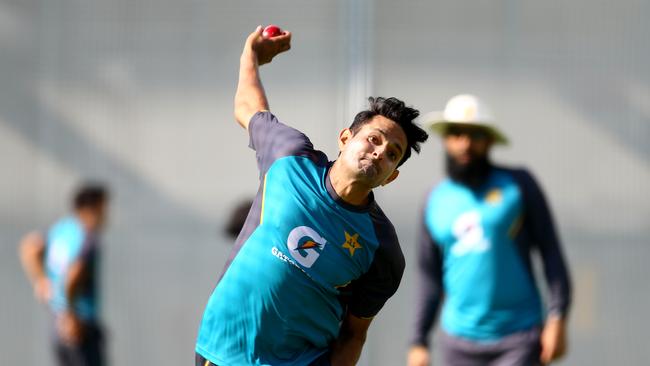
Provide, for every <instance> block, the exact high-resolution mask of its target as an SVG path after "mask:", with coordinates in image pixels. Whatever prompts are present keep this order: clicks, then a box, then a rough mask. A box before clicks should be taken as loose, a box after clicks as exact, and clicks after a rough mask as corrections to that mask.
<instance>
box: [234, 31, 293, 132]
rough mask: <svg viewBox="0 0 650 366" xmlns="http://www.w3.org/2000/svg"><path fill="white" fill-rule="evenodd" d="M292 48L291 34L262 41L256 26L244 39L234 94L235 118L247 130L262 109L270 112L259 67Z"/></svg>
mask: <svg viewBox="0 0 650 366" xmlns="http://www.w3.org/2000/svg"><path fill="white" fill-rule="evenodd" d="M290 48H291V33H290V32H287V31H285V32H283V33H282V34H281V35H279V36H276V37H272V38H265V37H263V36H262V27H261V26H258V27H257V29H255V31H254V32H253V33H251V34H250V35H249V36H248V38H247V39H246V43H245V44H244V50H243V52H242V55H241V58H240V60H239V81H238V84H237V92H236V93H235V111H234V113H235V119H236V120H237V122H238V123H239V124H240V125H241V126H242V127H244V128H245V129H248V122H249V121H250V119H251V117H252V116H253V115H254V114H255V113H257V112H259V111H264V110H269V102H268V100H267V99H266V93H265V92H264V87H263V86H262V81H261V80H260V75H259V66H261V65H264V64H266V63H269V62H271V60H272V59H273V58H274V57H275V56H276V55H278V54H279V53H282V52H285V51H288V50H289V49H290Z"/></svg>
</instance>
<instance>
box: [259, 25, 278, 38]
mask: <svg viewBox="0 0 650 366" xmlns="http://www.w3.org/2000/svg"><path fill="white" fill-rule="evenodd" d="M281 34H282V29H280V27H278V26H277V25H273V24H271V25H267V26H266V28H264V30H263V31H262V36H263V37H264V38H272V37H277V36H279V35H281Z"/></svg>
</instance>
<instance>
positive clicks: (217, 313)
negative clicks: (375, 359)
mask: <svg viewBox="0 0 650 366" xmlns="http://www.w3.org/2000/svg"><path fill="white" fill-rule="evenodd" d="M290 40H291V34H290V33H288V32H284V33H282V34H281V35H279V36H276V37H272V38H267V37H264V36H263V35H262V28H261V27H258V29H257V30H256V31H255V32H253V33H252V34H251V35H250V36H249V37H248V39H247V40H246V43H245V46H244V51H243V53H242V55H241V59H240V71H239V84H238V87H237V93H236V95H235V118H236V120H237V121H238V122H239V124H240V125H241V126H242V127H244V128H245V129H246V130H247V131H248V133H249V136H250V147H251V148H252V149H253V150H255V152H256V157H257V163H258V168H259V170H260V189H259V191H258V194H257V196H256V198H255V200H254V202H253V206H252V208H251V212H250V214H249V215H248V218H247V221H246V224H245V226H244V228H243V230H242V232H241V234H240V235H239V237H238V240H237V243H236V244H235V248H234V249H233V253H232V254H231V257H230V259H229V260H228V262H227V264H226V269H225V272H224V273H223V274H222V277H221V278H220V280H219V283H218V284H217V286H216V288H215V289H214V292H213V293H212V296H211V297H210V300H209V301H208V304H207V306H206V308H205V312H204V314H203V320H202V322H201V326H200V329H199V334H198V339H197V343H196V365H198V366H206V365H215V364H216V365H219V366H232V365H330V364H331V365H353V364H355V363H356V362H357V360H358V359H359V356H360V354H361V350H362V347H363V344H364V342H365V338H366V332H367V329H368V327H369V325H370V322H371V321H372V318H373V317H374V316H375V315H376V314H377V313H378V312H379V310H380V309H381V308H382V306H383V305H384V303H385V302H386V301H387V300H388V298H389V297H391V296H392V295H393V294H394V293H395V291H396V290H397V287H398V285H399V282H400V280H401V277H402V273H403V270H404V257H403V255H402V251H401V248H400V246H399V243H398V241H397V237H396V234H395V230H394V228H393V226H392V224H391V223H390V221H389V220H388V219H387V218H386V216H385V215H384V214H383V212H382V211H381V209H380V208H379V206H378V205H377V203H376V202H375V200H374V197H373V194H372V189H373V188H375V187H378V186H381V185H386V184H389V183H390V182H392V181H393V180H394V179H395V178H397V175H398V171H397V168H398V166H400V165H401V164H402V163H404V162H405V161H406V160H407V159H408V158H409V156H410V155H411V149H413V150H415V151H419V143H421V142H423V141H425V140H426V138H427V134H426V132H425V131H424V130H422V129H420V128H419V127H418V126H417V125H415V124H414V123H413V119H415V118H416V117H417V116H418V111H417V110H415V109H413V108H409V107H406V106H405V105H404V103H403V102H401V101H399V100H397V99H395V98H386V99H385V98H376V99H375V98H370V100H369V101H370V108H369V109H368V110H366V111H363V112H361V113H359V114H358V115H357V116H356V117H355V119H354V122H353V124H352V126H350V128H346V129H344V130H342V131H341V133H340V134H339V138H338V146H339V149H340V154H339V156H338V159H337V160H336V161H335V162H330V161H329V160H328V158H327V156H326V155H325V154H324V153H323V152H321V151H318V150H315V149H314V147H313V146H312V144H311V142H310V140H309V138H307V136H305V135H304V134H302V133H301V132H300V131H298V130H296V129H293V128H291V127H288V126H286V125H284V124H282V123H281V122H280V121H279V120H278V119H277V118H276V117H275V116H274V115H273V114H272V113H271V112H270V111H269V105H268V101H267V98H266V94H265V92H264V89H263V88H262V84H261V81H260V77H259V73H258V65H262V64H265V63H268V62H270V61H271V59H272V58H273V57H274V56H276V55H277V54H279V53H281V52H284V51H287V50H289V48H290ZM317 113H318V111H314V114H317ZM306 118H311V117H310V116H307V117H306Z"/></svg>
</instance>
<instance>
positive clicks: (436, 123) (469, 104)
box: [420, 94, 508, 145]
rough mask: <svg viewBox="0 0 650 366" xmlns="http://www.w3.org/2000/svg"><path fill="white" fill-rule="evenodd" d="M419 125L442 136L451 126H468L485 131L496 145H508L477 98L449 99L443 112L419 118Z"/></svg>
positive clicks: (506, 139) (430, 113)
mask: <svg viewBox="0 0 650 366" xmlns="http://www.w3.org/2000/svg"><path fill="white" fill-rule="evenodd" d="M420 123H421V124H422V125H423V126H428V127H429V128H430V129H431V130H432V131H433V132H435V133H437V134H439V135H440V136H444V135H445V134H446V133H447V130H448V129H449V127H451V126H468V127H476V128H482V129H484V130H485V131H487V132H488V133H489V134H490V135H491V136H492V138H493V139H494V143H496V144H503V145H507V144H508V138H507V137H506V136H505V135H504V134H503V133H502V132H501V131H500V130H499V128H498V127H496V126H495V125H494V115H492V112H491V111H490V108H489V107H488V106H487V105H485V103H483V101H481V100H480V99H479V98H477V97H475V96H474V95H470V94H460V95H456V96H455V97H453V98H451V99H449V101H448V102H447V104H446V105H445V110H443V111H434V112H429V113H427V114H425V115H423V116H422V117H420Z"/></svg>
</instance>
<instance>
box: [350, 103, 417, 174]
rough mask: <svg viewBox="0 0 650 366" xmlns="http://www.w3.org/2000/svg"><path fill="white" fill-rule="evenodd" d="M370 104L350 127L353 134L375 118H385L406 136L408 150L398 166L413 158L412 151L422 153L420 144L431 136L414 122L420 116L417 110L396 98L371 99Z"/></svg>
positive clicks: (355, 118) (358, 114)
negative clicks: (400, 128) (398, 127)
mask: <svg viewBox="0 0 650 366" xmlns="http://www.w3.org/2000/svg"><path fill="white" fill-rule="evenodd" d="M368 102H369V104H370V106H369V108H368V109H367V110H365V111H361V112H359V113H357V115H356V116H355V117H354V121H353V122H352V124H351V125H350V127H349V128H350V130H351V131H352V133H353V134H356V133H357V132H359V130H361V128H362V127H363V126H364V125H365V124H367V123H368V122H370V120H371V119H373V118H374V117H375V116H384V117H386V118H388V119H390V120H391V121H394V122H395V123H397V124H398V125H399V126H400V127H402V130H404V134H406V144H407V148H406V150H405V151H404V156H403V157H402V160H400V162H399V164H397V166H398V167H399V166H400V165H402V164H404V162H405V161H407V160H408V158H410V157H411V149H413V150H415V152H417V153H419V152H420V143H422V142H425V141H426V140H427V138H429V135H428V134H427V133H426V131H424V130H423V129H422V128H420V126H418V125H417V124H415V123H414V122H413V120H414V119H416V118H417V117H418V116H419V115H420V112H419V111H418V110H417V109H415V108H411V107H407V106H406V105H405V104H404V102H402V101H401V100H399V99H397V98H394V97H390V98H383V97H376V98H374V97H370V98H368Z"/></svg>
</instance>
